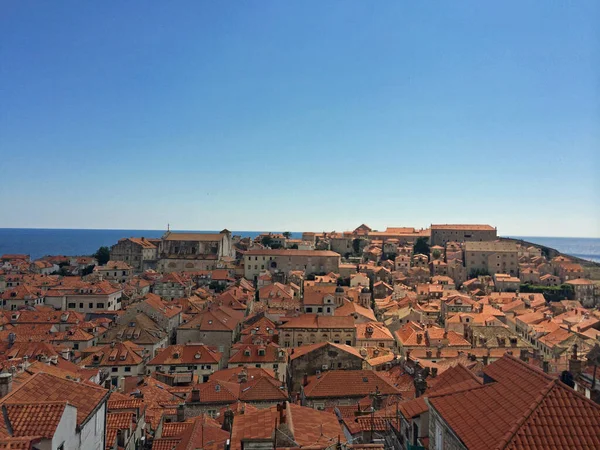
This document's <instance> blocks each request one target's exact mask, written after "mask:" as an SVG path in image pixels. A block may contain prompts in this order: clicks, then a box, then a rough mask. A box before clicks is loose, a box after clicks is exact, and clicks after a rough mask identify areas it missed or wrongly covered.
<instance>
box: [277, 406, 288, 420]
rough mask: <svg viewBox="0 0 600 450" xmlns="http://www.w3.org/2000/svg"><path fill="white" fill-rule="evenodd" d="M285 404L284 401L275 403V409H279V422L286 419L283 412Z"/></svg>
mask: <svg viewBox="0 0 600 450" xmlns="http://www.w3.org/2000/svg"><path fill="white" fill-rule="evenodd" d="M285 408H286V404H285V402H283V403H281V404H278V405H277V411H279V423H280V424H284V423H286V421H287V415H286V413H285Z"/></svg>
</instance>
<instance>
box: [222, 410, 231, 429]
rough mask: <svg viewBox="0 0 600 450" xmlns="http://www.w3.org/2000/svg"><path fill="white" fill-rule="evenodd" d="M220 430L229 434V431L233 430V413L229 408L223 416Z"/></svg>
mask: <svg viewBox="0 0 600 450" xmlns="http://www.w3.org/2000/svg"><path fill="white" fill-rule="evenodd" d="M221 428H222V429H223V430H225V431H229V432H231V429H232V428H233V411H232V410H231V409H229V408H228V409H227V410H226V411H225V413H224V414H223V425H222V426H221Z"/></svg>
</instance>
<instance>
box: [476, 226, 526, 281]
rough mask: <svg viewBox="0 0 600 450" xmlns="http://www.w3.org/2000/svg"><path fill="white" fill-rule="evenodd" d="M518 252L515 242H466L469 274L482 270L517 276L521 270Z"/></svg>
mask: <svg viewBox="0 0 600 450" xmlns="http://www.w3.org/2000/svg"><path fill="white" fill-rule="evenodd" d="M494 232H495V230H494ZM518 253H519V252H518V248H517V244H516V243H515V242H510V241H483V242H466V243H465V267H466V269H467V274H469V275H470V274H471V273H472V272H474V271H480V272H483V273H486V272H487V273H488V274H490V275H494V274H496V273H505V274H508V275H513V276H516V275H517V274H518V271H519V257H518Z"/></svg>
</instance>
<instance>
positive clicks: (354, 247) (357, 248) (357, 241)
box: [352, 238, 360, 255]
mask: <svg viewBox="0 0 600 450" xmlns="http://www.w3.org/2000/svg"><path fill="white" fill-rule="evenodd" d="M352 250H354V254H355V255H358V254H359V253H360V239H359V238H355V239H354V240H353V241H352Z"/></svg>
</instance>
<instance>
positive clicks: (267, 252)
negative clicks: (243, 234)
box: [244, 249, 340, 257]
mask: <svg viewBox="0 0 600 450" xmlns="http://www.w3.org/2000/svg"><path fill="white" fill-rule="evenodd" d="M244 256H315V257H320V256H333V257H335V256H337V257H339V256H340V254H339V253H336V252H332V251H329V250H294V249H276V250H274V249H262V250H248V251H247V252H246V253H244Z"/></svg>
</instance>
